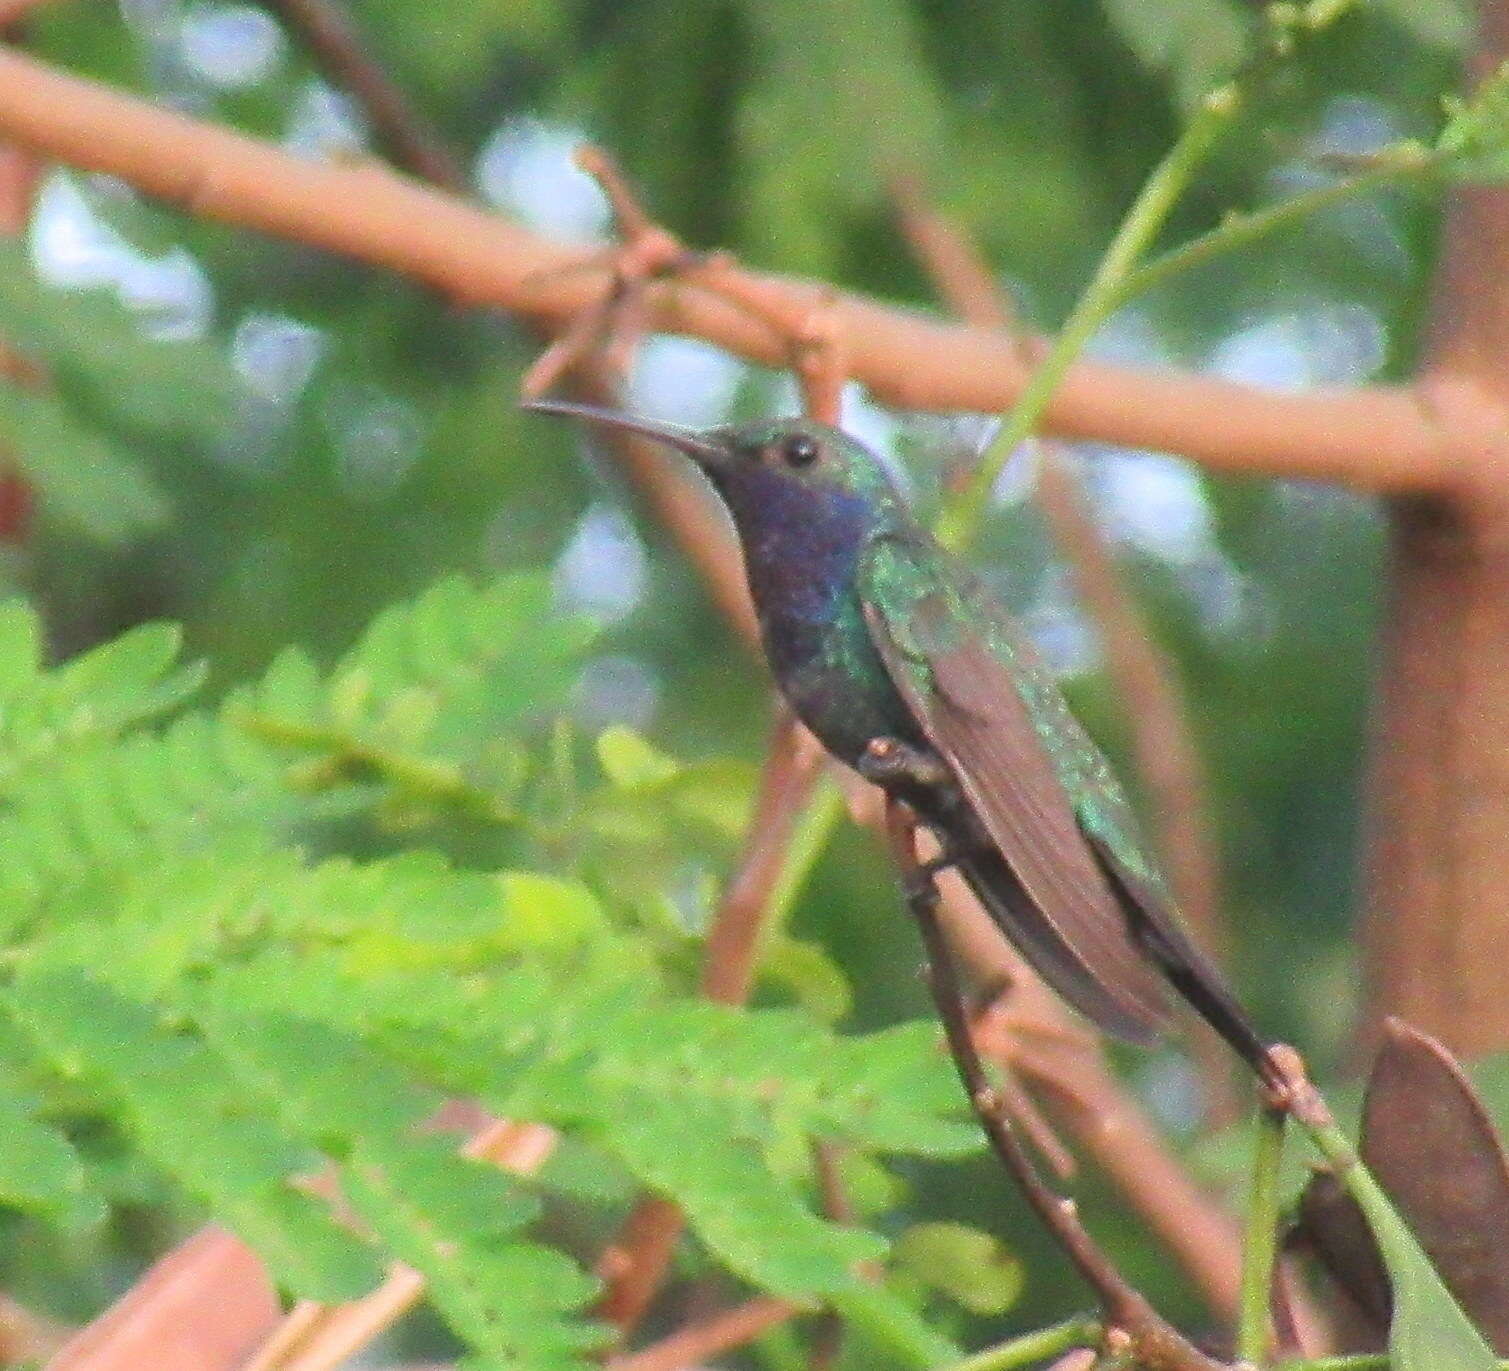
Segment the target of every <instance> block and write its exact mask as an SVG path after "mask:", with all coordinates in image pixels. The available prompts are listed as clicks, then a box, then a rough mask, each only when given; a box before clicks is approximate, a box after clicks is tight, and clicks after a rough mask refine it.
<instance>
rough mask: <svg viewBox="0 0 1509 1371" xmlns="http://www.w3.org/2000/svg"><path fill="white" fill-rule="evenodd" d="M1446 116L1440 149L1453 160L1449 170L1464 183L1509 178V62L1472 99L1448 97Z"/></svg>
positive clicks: (1438, 142) (1475, 92)
mask: <svg viewBox="0 0 1509 1371" xmlns="http://www.w3.org/2000/svg"><path fill="white" fill-rule="evenodd" d="M1446 113H1447V120H1446V125H1445V127H1444V128H1443V129H1442V130H1441V134H1440V137H1439V139H1438V140H1437V143H1436V146H1437V148H1438V149H1439V150H1440V151H1441V152H1443V153H1445V154H1446V155H1447V157H1448V158H1449V161H1448V162H1447V170H1448V171H1449V172H1450V173H1451V174H1452V175H1454V176H1456V177H1457V178H1458V179H1460V180H1464V181H1502V180H1504V179H1505V178H1506V177H1509V62H1505V63H1504V64H1503V65H1501V66H1500V67H1499V69H1498V70H1497V71H1495V72H1494V73H1493V74H1492V75H1491V76H1489V77H1487V78H1486V79H1485V80H1484V81H1483V82H1482V83H1481V84H1480V85H1479V86H1478V88H1477V89H1476V90H1475V91H1474V92H1473V93H1472V95H1471V97H1470V98H1469V99H1467V100H1465V101H1464V100H1460V99H1458V98H1456V97H1455V96H1452V97H1448V99H1447V101H1446Z"/></svg>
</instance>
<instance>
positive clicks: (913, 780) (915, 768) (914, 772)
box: [854, 737, 953, 786]
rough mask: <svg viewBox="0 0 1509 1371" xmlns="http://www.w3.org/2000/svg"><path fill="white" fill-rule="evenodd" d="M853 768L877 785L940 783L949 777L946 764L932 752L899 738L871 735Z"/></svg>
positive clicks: (929, 784) (950, 775)
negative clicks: (873, 736)
mask: <svg viewBox="0 0 1509 1371" xmlns="http://www.w3.org/2000/svg"><path fill="white" fill-rule="evenodd" d="M854 769H855V770H856V771H857V772H859V774H860V775H861V776H863V777H864V778H865V780H867V781H870V782H871V783H872V784H874V785H878V786H892V785H896V784H898V783H910V784H912V785H918V786H938V785H944V784H946V783H947V782H948V781H951V780H952V779H953V777H952V774H951V773H950V771H949V769H948V766H947V764H946V763H945V762H944V761H943V758H941V757H940V756H938V754H937V753H936V752H929V751H928V750H927V749H926V748H921V747H914V746H913V745H912V744H911V743H904V742H902V741H901V739H900V738H887V737H881V738H871V739H870V741H869V743H868V744H866V746H865V750H864V754H863V755H862V756H861V757H860V759H859V761H858V762H857V763H856V764H855V767H854Z"/></svg>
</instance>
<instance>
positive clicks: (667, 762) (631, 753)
mask: <svg viewBox="0 0 1509 1371" xmlns="http://www.w3.org/2000/svg"><path fill="white" fill-rule="evenodd" d="M597 760H598V762H599V763H600V764H601V766H602V769H603V774H604V775H606V776H607V778H608V779H609V780H610V781H611V782H612V783H613V784H614V785H615V786H617V787H618V788H619V789H620V790H634V789H637V788H639V787H641V786H654V785H661V784H663V783H664V782H666V781H669V780H671V779H673V778H674V777H675V776H676V775H677V774H678V772H679V771H680V770H681V768H680V766H679V765H678V764H677V763H676V761H675V760H674V759H673V758H670V757H667V756H666V755H665V753H663V752H661V751H659V750H657V749H656V748H653V747H651V746H650V744H649V743H647V742H645V740H644V739H643V738H641V737H640V736H639V734H637V733H636V732H634V730H633V729H631V728H625V727H624V726H623V725H622V724H615V725H614V726H613V727H612V728H608V729H604V730H603V732H602V733H600V734H598V737H597Z"/></svg>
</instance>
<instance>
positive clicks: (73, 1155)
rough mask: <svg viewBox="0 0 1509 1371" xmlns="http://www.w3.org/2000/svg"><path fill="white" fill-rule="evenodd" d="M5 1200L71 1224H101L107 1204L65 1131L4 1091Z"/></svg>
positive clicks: (1, 1174)
mask: <svg viewBox="0 0 1509 1371" xmlns="http://www.w3.org/2000/svg"><path fill="white" fill-rule="evenodd" d="M0 1204H7V1205H13V1206H14V1207H15V1208H17V1209H22V1210H27V1211H30V1212H32V1213H36V1214H40V1215H42V1216H43V1217H45V1218H50V1219H52V1220H54V1221H56V1222H57V1223H59V1224H61V1225H63V1226H64V1227H68V1228H77V1227H84V1226H86V1225H90V1224H94V1223H98V1222H99V1221H100V1220H101V1219H102V1218H104V1215H105V1207H104V1204H103V1202H102V1200H101V1198H100V1196H99V1195H98V1194H97V1193H94V1192H93V1191H92V1190H91V1189H90V1187H89V1183H88V1178H87V1175H86V1172H85V1169H84V1165H83V1162H82V1161H81V1160H80V1159H79V1154H78V1153H77V1152H76V1151H75V1150H74V1148H73V1145H72V1144H71V1143H70V1142H69V1141H68V1140H67V1139H66V1138H65V1137H63V1135H62V1134H61V1133H58V1132H57V1131H56V1130H55V1129H52V1128H49V1127H48V1126H47V1125H46V1124H44V1123H42V1122H41V1121H40V1120H38V1119H36V1118H34V1117H32V1116H31V1115H30V1114H29V1113H28V1112H27V1111H26V1109H25V1108H24V1107H23V1106H22V1103H21V1101H20V1100H19V1099H17V1098H15V1097H14V1096H10V1095H7V1094H5V1093H4V1091H3V1090H0Z"/></svg>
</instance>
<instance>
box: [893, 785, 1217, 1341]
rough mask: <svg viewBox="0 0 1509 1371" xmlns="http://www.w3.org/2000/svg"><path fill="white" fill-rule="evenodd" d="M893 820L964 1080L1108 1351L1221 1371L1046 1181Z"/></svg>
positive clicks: (911, 825)
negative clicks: (1123, 1343) (999, 1090)
mask: <svg viewBox="0 0 1509 1371" xmlns="http://www.w3.org/2000/svg"><path fill="white" fill-rule="evenodd" d="M886 819H887V832H888V835H889V837H890V840H891V851H892V855H893V857H894V858H895V860H896V864H897V867H898V869H899V870H900V871H901V873H902V883H903V886H904V888H905V890H906V895H907V903H908V905H909V906H910V908H911V910H912V914H913V916H914V917H915V918H916V920H917V924H918V927H919V928H920V930H921V933H922V939H923V944H924V947H925V948H926V951H927V959H928V968H929V984H930V987H931V989H932V993H933V998H934V1001H935V1002H936V1004H937V1006H938V1014H939V1017H940V1018H941V1019H942V1021H943V1028H944V1034H945V1036H946V1037H947V1039H948V1045H949V1050H950V1052H952V1054H953V1058H954V1064H955V1066H956V1067H957V1068H958V1072H959V1079H960V1080H961V1082H962V1083H963V1085H964V1089H965V1093H966V1094H967V1095H968V1096H969V1100H970V1103H971V1104H972V1105H973V1106H974V1110H975V1115H976V1117H977V1118H978V1119H979V1121H980V1125H981V1127H982V1128H983V1129H984V1130H985V1135H986V1137H987V1138H988V1139H989V1140H990V1144H991V1147H992V1148H993V1149H994V1150H995V1153H996V1156H997V1157H999V1158H1000V1160H1001V1162H1002V1164H1003V1165H1004V1166H1005V1168H1006V1170H1007V1172H1008V1174H1009V1175H1010V1176H1011V1178H1012V1180H1013V1181H1015V1183H1016V1185H1017V1187H1018V1188H1019V1189H1020V1190H1021V1192H1022V1195H1023V1197H1024V1198H1025V1199H1026V1201H1027V1203H1028V1205H1029V1207H1030V1208H1031V1209H1032V1211H1033V1212H1034V1213H1035V1214H1036V1215H1037V1216H1038V1219H1039V1220H1040V1221H1041V1223H1042V1224H1043V1226H1044V1227H1045V1228H1047V1230H1048V1231H1049V1232H1050V1233H1051V1234H1052V1235H1053V1238H1054V1240H1055V1241H1056V1242H1057V1243H1058V1245H1059V1246H1060V1247H1061V1248H1062V1249H1063V1251H1064V1253H1065V1255H1066V1256H1068V1258H1069V1260H1070V1261H1071V1262H1072V1263H1073V1264H1074V1266H1075V1268H1076V1270H1078V1271H1079V1273H1080V1275H1081V1276H1082V1277H1083V1278H1084V1280H1085V1282H1086V1284H1088V1285H1089V1286H1090V1288H1091V1289H1092V1290H1093V1291H1094V1292H1095V1294H1096V1297H1097V1299H1098V1300H1099V1301H1100V1303H1101V1307H1102V1310H1103V1312H1104V1315H1105V1321H1106V1342H1107V1347H1108V1350H1112V1351H1114V1350H1117V1349H1116V1348H1115V1347H1114V1346H1112V1344H1113V1342H1114V1341H1115V1339H1114V1338H1113V1336H1112V1334H1113V1330H1114V1331H1119V1332H1120V1333H1121V1334H1123V1335H1124V1336H1125V1338H1126V1339H1127V1340H1128V1349H1129V1350H1131V1351H1133V1352H1134V1353H1135V1355H1136V1356H1137V1357H1138V1358H1140V1359H1141V1361H1142V1362H1143V1363H1144V1364H1145V1365H1146V1366H1147V1367H1149V1368H1151V1369H1152V1371H1219V1366H1220V1364H1219V1363H1218V1362H1215V1361H1213V1360H1211V1359H1210V1358H1209V1357H1207V1356H1206V1355H1205V1354H1204V1353H1203V1352H1201V1351H1200V1350H1199V1349H1198V1348H1197V1347H1195V1346H1194V1345H1193V1344H1192V1343H1190V1342H1189V1341H1187V1340H1186V1339H1185V1338H1184V1337H1183V1335H1182V1334H1180V1333H1179V1332H1178V1330H1177V1329H1175V1328H1174V1327H1173V1326H1172V1325H1171V1324H1169V1323H1167V1322H1166V1321H1165V1320H1164V1319H1163V1318H1162V1317H1160V1316H1159V1315H1158V1313H1157V1312H1156V1311H1155V1310H1154V1309H1153V1308H1152V1306H1151V1305H1150V1304H1148V1302H1147V1300H1146V1299H1145V1298H1144V1297H1143V1296H1142V1295H1141V1294H1140V1293H1139V1292H1138V1291H1137V1290H1136V1289H1135V1288H1134V1287H1133V1286H1132V1285H1131V1284H1130V1283H1129V1282H1128V1281H1127V1279H1126V1278H1125V1277H1124V1276H1123V1275H1122V1274H1121V1272H1120V1271H1119V1270H1118V1269H1117V1268H1116V1266H1115V1264H1114V1263H1113V1262H1112V1261H1111V1260H1110V1258H1109V1257H1108V1256H1107V1255H1106V1254H1105V1252H1104V1251H1102V1250H1101V1248H1100V1245H1099V1244H1098V1243H1097V1242H1096V1241H1095V1239H1094V1238H1093V1237H1092V1236H1091V1235H1090V1232H1089V1230H1088V1229H1087V1228H1085V1226H1084V1224H1083V1223H1082V1222H1081V1221H1080V1218H1079V1211H1078V1208H1077V1206H1076V1205H1075V1203H1074V1201H1073V1200H1070V1199H1066V1198H1064V1197H1063V1196H1061V1195H1058V1194H1055V1193H1054V1192H1053V1191H1052V1190H1051V1189H1049V1187H1048V1186H1047V1185H1045V1184H1044V1183H1043V1181H1042V1179H1041V1178H1040V1177H1039V1176H1038V1174H1037V1170H1036V1168H1035V1167H1034V1166H1033V1164H1032V1159H1031V1157H1030V1156H1029V1155H1028V1153H1027V1150H1026V1148H1025V1147H1024V1146H1023V1144H1022V1142H1021V1140H1020V1139H1019V1138H1018V1137H1017V1136H1016V1133H1015V1131H1014V1130H1013V1127H1012V1124H1011V1121H1010V1117H1009V1116H1008V1114H1007V1112H1006V1110H1005V1109H1004V1108H1003V1107H1002V1106H1001V1102H1000V1100H999V1099H998V1097H997V1095H996V1092H995V1090H994V1089H993V1088H992V1087H991V1085H990V1081H989V1078H988V1077H987V1076H986V1074H985V1068H984V1066H983V1064H982V1063H981V1061H980V1056H979V1053H978V1052H977V1051H976V1049H975V1045H974V1039H973V1037H972V1035H971V1033H970V1029H969V1020H968V1016H967V1014H966V1013H965V1009H964V1000H963V997H962V993H961V991H960V988H959V984H958V980H957V978H956V975H955V972H954V966H953V956H952V953H951V951H950V949H949V947H948V943H947V941H946V940H945V938H944V936H943V930H942V927H941V925H940V924H939V922H938V918H937V905H938V898H939V897H938V891H937V887H936V886H935V885H934V884H933V882H932V880H931V879H930V878H929V877H928V876H927V874H926V873H924V872H923V870H922V868H921V866H920V864H919V862H918V859H917V852H916V820H915V819H914V818H913V817H912V816H911V814H910V812H909V811H907V810H906V809H905V807H904V806H902V805H901V804H900V803H897V802H891V803H889V804H888V805H887V812H886Z"/></svg>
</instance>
